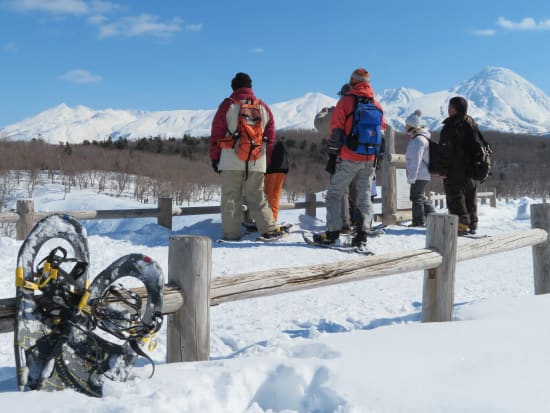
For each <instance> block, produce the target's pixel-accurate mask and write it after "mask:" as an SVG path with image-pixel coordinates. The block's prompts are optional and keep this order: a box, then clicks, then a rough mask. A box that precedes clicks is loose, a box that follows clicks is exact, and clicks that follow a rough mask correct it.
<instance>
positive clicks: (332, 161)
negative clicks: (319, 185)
mask: <svg viewBox="0 0 550 413" xmlns="http://www.w3.org/2000/svg"><path fill="white" fill-rule="evenodd" d="M336 158H337V156H336V155H334V154H330V155H329V156H328V162H327V166H326V168H325V171H327V172H328V173H329V174H331V175H334V172H336Z"/></svg>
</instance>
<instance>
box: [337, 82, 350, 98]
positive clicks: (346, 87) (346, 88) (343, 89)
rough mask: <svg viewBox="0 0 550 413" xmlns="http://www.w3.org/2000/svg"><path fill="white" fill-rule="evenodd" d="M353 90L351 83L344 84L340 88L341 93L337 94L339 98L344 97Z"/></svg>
mask: <svg viewBox="0 0 550 413" xmlns="http://www.w3.org/2000/svg"><path fill="white" fill-rule="evenodd" d="M350 90H351V86H350V84H349V83H344V84H343V85H342V87H341V88H340V91H339V92H338V93H337V95H338V96H340V97H342V96H344V95H345V94H346V93H348V92H349V91H350Z"/></svg>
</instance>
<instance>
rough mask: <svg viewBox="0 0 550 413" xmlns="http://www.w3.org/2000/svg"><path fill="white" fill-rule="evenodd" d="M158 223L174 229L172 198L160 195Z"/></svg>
mask: <svg viewBox="0 0 550 413" xmlns="http://www.w3.org/2000/svg"><path fill="white" fill-rule="evenodd" d="M158 210H159V214H158V216H157V224H158V225H161V226H163V227H165V228H168V229H170V230H171V229H172V198H170V197H159V199H158Z"/></svg>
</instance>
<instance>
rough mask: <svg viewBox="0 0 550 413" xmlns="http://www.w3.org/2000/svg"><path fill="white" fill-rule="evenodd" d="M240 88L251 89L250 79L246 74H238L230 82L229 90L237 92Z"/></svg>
mask: <svg viewBox="0 0 550 413" xmlns="http://www.w3.org/2000/svg"><path fill="white" fill-rule="evenodd" d="M242 87H252V79H250V76H248V75H247V74H246V73H242V72H239V73H237V74H236V75H235V77H234V78H233V80H232V81H231V89H233V90H237V89H240V88H242Z"/></svg>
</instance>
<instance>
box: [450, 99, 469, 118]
mask: <svg viewBox="0 0 550 413" xmlns="http://www.w3.org/2000/svg"><path fill="white" fill-rule="evenodd" d="M449 106H452V107H453V108H455V110H456V111H457V112H458V113H459V114H460V115H465V114H466V113H467V112H468V102H467V101H466V99H464V98H463V97H462V96H455V97H454V98H451V100H449Z"/></svg>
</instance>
